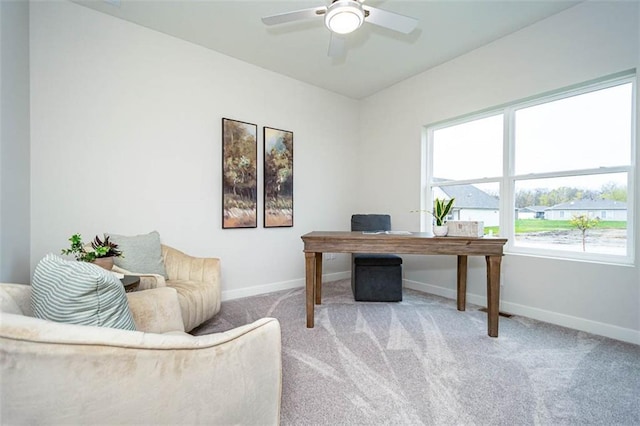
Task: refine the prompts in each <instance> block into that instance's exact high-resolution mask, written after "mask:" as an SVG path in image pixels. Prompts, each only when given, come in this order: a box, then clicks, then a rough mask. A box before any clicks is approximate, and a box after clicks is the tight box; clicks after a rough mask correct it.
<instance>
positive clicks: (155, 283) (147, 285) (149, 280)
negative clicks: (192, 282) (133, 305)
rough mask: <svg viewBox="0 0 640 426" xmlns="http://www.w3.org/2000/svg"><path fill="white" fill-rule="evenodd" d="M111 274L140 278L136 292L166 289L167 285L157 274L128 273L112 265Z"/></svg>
mask: <svg viewBox="0 0 640 426" xmlns="http://www.w3.org/2000/svg"><path fill="white" fill-rule="evenodd" d="M111 271H112V272H117V273H118V274H124V275H135V276H137V277H140V285H138V288H137V290H149V289H152V288H159V287H166V286H167V283H166V281H165V279H164V277H163V276H162V275H158V274H141V273H138V272H132V271H128V270H126V269H124V268H121V267H119V266H116V265H113V269H111Z"/></svg>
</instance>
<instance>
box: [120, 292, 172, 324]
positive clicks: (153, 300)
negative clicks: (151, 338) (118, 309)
mask: <svg viewBox="0 0 640 426" xmlns="http://www.w3.org/2000/svg"><path fill="white" fill-rule="evenodd" d="M127 300H128V302H129V310H130V311H131V315H132V316H133V322H134V323H135V324H136V330H138V331H144V332H147V333H167V332H172V331H181V332H184V323H183V322H182V313H181V311H180V303H179V302H178V292H177V291H176V289H174V288H171V287H159V288H153V289H150V290H143V291H136V292H132V293H127Z"/></svg>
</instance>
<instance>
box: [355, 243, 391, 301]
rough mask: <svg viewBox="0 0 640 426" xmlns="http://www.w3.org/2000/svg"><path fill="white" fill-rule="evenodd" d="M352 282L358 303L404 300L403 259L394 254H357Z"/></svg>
mask: <svg viewBox="0 0 640 426" xmlns="http://www.w3.org/2000/svg"><path fill="white" fill-rule="evenodd" d="M353 268H354V270H353V271H352V276H354V277H356V278H355V279H354V280H352V281H351V290H352V291H353V297H354V298H355V300H356V301H358V302H400V301H401V300H402V258H401V257H400V256H396V255H393V254H356V255H354V256H353Z"/></svg>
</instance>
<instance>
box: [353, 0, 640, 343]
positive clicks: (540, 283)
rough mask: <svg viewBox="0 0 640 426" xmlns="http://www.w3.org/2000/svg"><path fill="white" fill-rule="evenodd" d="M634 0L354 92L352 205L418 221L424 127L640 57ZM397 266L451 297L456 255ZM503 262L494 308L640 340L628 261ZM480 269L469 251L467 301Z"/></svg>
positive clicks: (637, 300)
mask: <svg viewBox="0 0 640 426" xmlns="http://www.w3.org/2000/svg"><path fill="white" fill-rule="evenodd" d="M638 8H639V4H638V3H637V2H615V3H614V2H598V3H594V2H587V3H583V4H579V5H577V6H575V7H573V8H571V9H568V10H567V11H565V12H562V13H560V14H558V15H555V16H552V17H550V18H548V19H546V20H543V21H540V22H538V23H537V24H534V25H532V26H529V27H527V28H525V29H523V30H521V31H519V32H517V33H514V34H512V35H510V36H507V37H505V38H503V39H500V40H498V41H496V42H493V43H491V44H488V45H486V46H484V47H482V48H480V49H477V50H475V51H473V52H470V53H469V54H466V55H464V56H461V57H458V58H456V59H454V60H452V61H449V62H447V63H446V64H444V65H442V66H439V67H437V68H434V69H432V70H429V71H427V72H424V73H422V74H420V75H418V76H416V77H413V78H411V79H409V80H405V81H403V82H401V83H399V84H397V85H395V86H393V87H391V88H389V89H387V90H384V91H382V92H380V93H378V94H376V95H373V96H371V97H369V98H368V99H366V100H364V101H363V102H362V108H361V117H362V123H361V130H360V131H361V136H360V145H361V146H360V150H359V152H360V153H361V154H360V155H361V159H362V162H361V174H360V176H359V182H360V187H361V191H360V198H359V208H360V210H362V211H387V212H389V213H390V214H392V217H393V221H394V227H395V228H396V229H418V228H419V226H420V222H419V217H418V215H417V214H415V213H409V212H410V211H411V210H414V209H417V208H419V206H420V192H421V189H420V167H421V164H420V162H421V160H420V158H421V155H422V154H421V137H422V136H421V134H422V129H423V127H424V126H426V125H429V124H431V123H435V122H439V121H442V120H445V119H450V118H454V117H458V116H461V115H464V114H468V113H472V112H475V111H480V110H483V109H486V108H490V107H493V106H497V105H500V104H503V103H507V102H511V101H516V100H520V99H524V98H526V97H529V96H533V95H536V94H541V93H545V92H548V91H552V90H557V89H560V88H563V87H566V86H570V85H573V84H578V83H581V82H585V81H588V80H591V79H596V78H600V77H603V76H606V75H609V74H612V73H617V72H621V71H625V70H629V69H632V68H635V67H638V65H639V56H640V54H639V49H640V47H639V38H640V37H639V24H638V22H639V16H640V13H639V11H638ZM638 98H640V96H638ZM637 109H638V110H640V108H637ZM638 122H639V123H640V119H639V120H638ZM639 145H640V144H639ZM639 151H640V150H639ZM637 163H639V164H640V161H637ZM384 171H386V173H385V172H384ZM365 184H366V187H365ZM639 191H640V185H637V186H636V193H635V199H636V200H638V199H640V192H639ZM378 194H384V197H380V196H379V195H378ZM636 205H637V204H636ZM639 213H640V208H636V209H635V221H636V224H640V214H639ZM637 234H638V233H637V232H636V247H638V249H639V250H638V251H640V239H639V238H638V237H637ZM637 263H638V262H637V260H636V265H637ZM404 270H405V278H406V284H407V285H409V286H412V287H414V288H419V289H423V290H427V291H431V292H434V293H437V294H441V295H445V296H448V297H454V294H455V293H454V288H455V281H456V279H455V270H456V269H455V259H453V258H447V257H436V256H432V257H428V258H419V257H407V258H406V260H405V269H404ZM502 272H503V274H502V282H503V284H504V286H503V288H502V294H501V308H502V309H503V310H504V311H507V312H513V313H520V314H524V315H527V316H530V317H533V318H539V319H543V320H546V321H550V322H554V323H558V324H563V325H567V326H571V327H575V328H579V329H585V330H589V331H593V332H596V333H601V334H605V335H609V336H612V337H616V338H619V339H623V340H629V341H634V342H637V343H640V292H639V286H640V285H639V280H638V277H639V276H640V273H639V272H638V266H634V267H629V266H614V265H603V264H594V263H582V262H571V261H563V260H553V259H543V258H535V257H529V256H515V255H507V256H505V258H504V260H503V271H502ZM484 274H485V268H484V259H479V258H478V259H473V260H472V261H471V260H470V271H469V287H468V289H469V293H471V295H470V296H469V300H470V301H476V302H481V303H484V299H485V294H486V293H485V279H486V278H485V275H484Z"/></svg>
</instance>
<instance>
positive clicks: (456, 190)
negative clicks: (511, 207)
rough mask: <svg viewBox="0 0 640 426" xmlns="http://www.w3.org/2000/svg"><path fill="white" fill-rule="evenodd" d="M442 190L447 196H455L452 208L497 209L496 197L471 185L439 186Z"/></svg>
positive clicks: (498, 204) (498, 203)
mask: <svg viewBox="0 0 640 426" xmlns="http://www.w3.org/2000/svg"><path fill="white" fill-rule="evenodd" d="M440 189H441V190H442V192H444V193H445V194H447V196H448V197H449V198H455V199H456V201H454V203H453V208H454V209H482V210H497V209H498V208H499V207H500V202H499V200H498V198H497V197H494V196H492V195H489V194H487V193H486V192H484V191H482V190H481V189H478V188H476V187H475V186H473V185H455V186H441V187H440Z"/></svg>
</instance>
